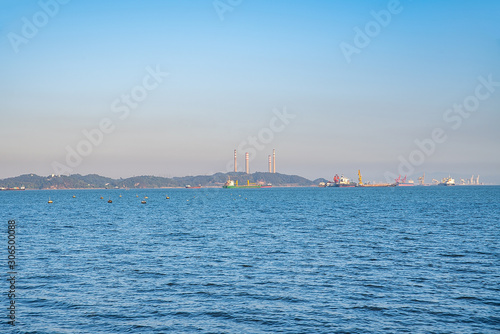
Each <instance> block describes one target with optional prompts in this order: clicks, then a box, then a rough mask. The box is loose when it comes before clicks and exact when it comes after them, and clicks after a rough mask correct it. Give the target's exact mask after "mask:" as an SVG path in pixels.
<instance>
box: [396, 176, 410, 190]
mask: <svg viewBox="0 0 500 334" xmlns="http://www.w3.org/2000/svg"><path fill="white" fill-rule="evenodd" d="M394 181H396V183H394V185H395V186H396V187H413V186H414V185H415V183H414V182H413V180H409V181H406V175H405V177H403V178H401V175H399V176H398V178H397V179H396V180H394Z"/></svg>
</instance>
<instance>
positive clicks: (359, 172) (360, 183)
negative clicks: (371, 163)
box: [358, 169, 363, 186]
mask: <svg viewBox="0 0 500 334" xmlns="http://www.w3.org/2000/svg"><path fill="white" fill-rule="evenodd" d="M358 181H359V183H358V185H359V186H362V185H363V178H362V177H361V170H359V169H358Z"/></svg>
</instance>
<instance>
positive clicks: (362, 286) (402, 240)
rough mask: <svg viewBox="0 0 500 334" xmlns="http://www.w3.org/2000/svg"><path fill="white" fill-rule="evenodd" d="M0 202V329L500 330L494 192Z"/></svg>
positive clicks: (212, 193)
mask: <svg viewBox="0 0 500 334" xmlns="http://www.w3.org/2000/svg"><path fill="white" fill-rule="evenodd" d="M167 197H168V198H167ZM49 198H50V200H52V201H53V203H52V204H49V203H48V200H49ZM108 200H111V201H112V203H108ZM0 201H1V207H2V210H1V213H0V217H1V219H2V221H1V224H2V226H3V227H2V230H3V233H2V234H1V235H2V236H3V237H1V239H3V240H0V244H3V245H2V246H1V247H0V249H1V251H0V253H2V255H1V259H2V260H1V261H2V262H3V263H2V264H1V266H0V267H1V268H3V270H2V271H3V272H2V273H1V274H2V276H3V277H4V279H2V280H1V281H0V291H1V294H2V295H1V296H0V319H1V320H0V321H1V322H2V323H0V332H2V333H3V332H5V333H11V332H12V333H50V334H53V333H92V334H95V333H500V187H499V186H455V187H438V186H429V187H425V186H415V187H396V188H318V187H311V188H266V189H222V188H220V189H206V188H201V189H129V190H126V189H119V190H118V189H110V190H26V191H2V192H0ZM142 201H145V202H146V203H141V202H142ZM9 220H10V221H12V220H14V222H11V223H10V224H9ZM8 226H13V229H14V230H15V241H14V242H15V254H14V256H15V260H14V261H15V265H14V266H13V267H8V256H9V253H8V245H9V240H12V239H13V238H12V237H10V239H9V235H10V234H8ZM11 234H12V233H11ZM11 244H12V242H11ZM11 258H12V257H11ZM12 272H13V273H14V274H9V273H12ZM11 276H14V277H15V282H14V292H15V293H14V294H15V296H10V298H9V297H8V291H9V289H11V290H12V286H11V283H12V282H10V281H8V279H9V278H10V277H11ZM12 300H14V302H15V310H14V316H15V322H14V325H12V323H10V324H9V323H8V321H9V315H11V314H12V313H11V311H10V310H9V307H10V305H11V301H12ZM1 313H3V314H1Z"/></svg>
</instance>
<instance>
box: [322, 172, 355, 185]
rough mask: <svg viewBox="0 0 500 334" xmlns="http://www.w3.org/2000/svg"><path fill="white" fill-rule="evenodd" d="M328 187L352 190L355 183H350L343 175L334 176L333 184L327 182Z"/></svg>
mask: <svg viewBox="0 0 500 334" xmlns="http://www.w3.org/2000/svg"><path fill="white" fill-rule="evenodd" d="M326 185H327V186H328V187H339V188H352V187H356V183H355V182H351V180H349V179H348V178H346V177H344V175H341V176H339V175H338V174H335V176H334V177H333V183H332V182H328V183H327V184H326Z"/></svg>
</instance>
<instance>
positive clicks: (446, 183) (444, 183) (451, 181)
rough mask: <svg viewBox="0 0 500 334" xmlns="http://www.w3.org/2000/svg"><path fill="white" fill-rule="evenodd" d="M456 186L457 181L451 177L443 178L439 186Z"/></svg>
mask: <svg viewBox="0 0 500 334" xmlns="http://www.w3.org/2000/svg"><path fill="white" fill-rule="evenodd" d="M454 185H455V179H454V178H452V177H451V176H448V177H445V178H443V179H442V180H441V182H440V183H439V184H438V186H454Z"/></svg>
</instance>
